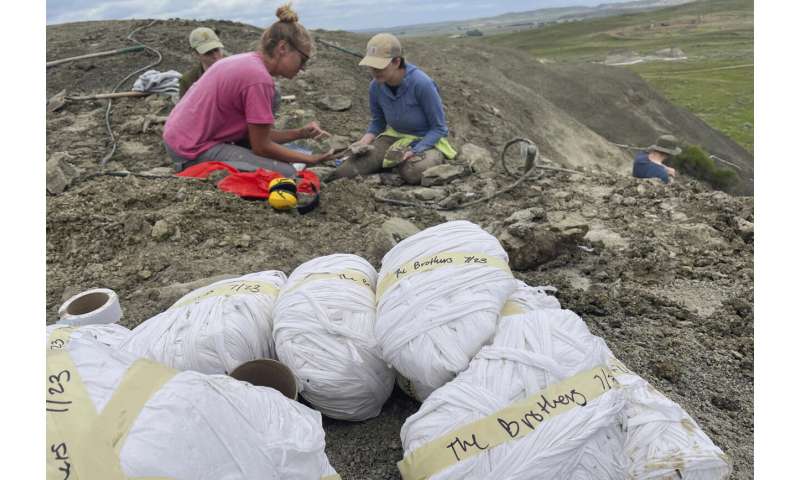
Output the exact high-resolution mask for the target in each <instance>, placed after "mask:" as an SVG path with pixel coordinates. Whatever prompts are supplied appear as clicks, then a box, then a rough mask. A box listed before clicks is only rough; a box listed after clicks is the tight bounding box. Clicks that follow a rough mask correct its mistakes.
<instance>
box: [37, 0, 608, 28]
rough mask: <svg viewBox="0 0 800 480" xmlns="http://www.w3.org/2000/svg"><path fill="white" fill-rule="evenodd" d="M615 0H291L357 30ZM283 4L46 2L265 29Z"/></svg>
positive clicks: (316, 24) (320, 19)
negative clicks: (233, 23) (440, 1)
mask: <svg viewBox="0 0 800 480" xmlns="http://www.w3.org/2000/svg"><path fill="white" fill-rule="evenodd" d="M613 1H620V0H605V2H603V1H602V0H506V1H497V2H486V1H485V0H460V1H454V0H451V1H448V2H447V3H439V2H436V1H435V0H381V1H374V0H295V1H294V2H293V8H294V9H295V11H297V12H298V14H299V16H300V22H301V23H303V24H304V25H305V26H307V27H309V28H325V29H331V30H333V29H346V30H362V29H368V28H380V27H389V26H398V25H412V24H417V23H430V22H441V21H448V20H456V19H467V18H475V17H480V16H489V15H498V14H501V13H506V12H509V11H522V10H532V9H536V8H546V7H551V6H564V5H570V4H598V3H611V2H613ZM283 3H285V0H199V1H192V0H105V1H101V0H47V23H48V24H53V23H65V22H74V21H82V20H109V19H129V18H175V17H177V18H186V19H220V20H223V19H224V20H233V21H239V22H243V23H249V24H251V25H256V26H260V27H265V26H267V25H269V24H271V23H272V22H273V21H275V10H276V9H277V8H278V6H279V5H281V4H283Z"/></svg>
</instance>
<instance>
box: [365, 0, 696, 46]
mask: <svg viewBox="0 0 800 480" xmlns="http://www.w3.org/2000/svg"><path fill="white" fill-rule="evenodd" d="M576 1H578V0H576ZM689 1H691V0H638V1H634V2H624V3H609V4H602V5H598V6H596V7H584V6H574V7H560V8H541V9H536V10H528V11H524V12H509V13H504V14H502V15H497V16H494V17H483V18H474V19H470V20H461V21H453V22H434V23H425V24H418V25H402V26H397V27H390V28H371V29H366V30H357V32H358V33H375V32H389V33H393V34H395V35H398V36H409V37H410V36H431V35H449V36H452V35H464V34H465V33H466V32H467V31H470V30H480V31H481V32H482V33H483V34H484V35H495V34H500V33H510V32H518V31H523V30H529V29H532V28H537V27H541V26H544V25H549V24H553V23H562V22H574V21H580V20H586V19H590V18H598V17H607V16H612V15H621V14H623V13H632V12H642V11H648V10H654V9H658V8H664V7H668V6H674V5H680V4H684V3H688V2H689Z"/></svg>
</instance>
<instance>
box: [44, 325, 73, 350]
mask: <svg viewBox="0 0 800 480" xmlns="http://www.w3.org/2000/svg"><path fill="white" fill-rule="evenodd" d="M74 331H75V327H64V328H56V329H54V330H53V331H52V332H51V333H50V336H49V337H48V338H47V350H48V351H49V350H62V349H64V348H67V344H68V343H69V337H70V336H72V332H74Z"/></svg>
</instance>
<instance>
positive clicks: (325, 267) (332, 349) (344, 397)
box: [274, 254, 395, 421]
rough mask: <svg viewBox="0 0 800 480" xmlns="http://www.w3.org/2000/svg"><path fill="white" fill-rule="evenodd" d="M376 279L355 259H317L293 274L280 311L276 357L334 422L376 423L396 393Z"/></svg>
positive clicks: (302, 391)
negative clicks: (381, 336) (385, 355)
mask: <svg viewBox="0 0 800 480" xmlns="http://www.w3.org/2000/svg"><path fill="white" fill-rule="evenodd" d="M377 276H378V274H377V272H376V271H375V269H374V268H373V267H372V265H370V264H369V262H367V261H366V260H364V259H363V258H361V257H358V256H356V255H343V254H338V255H328V256H325V257H319V258H315V259H313V260H310V261H308V262H306V263H304V264H302V265H300V266H299V267H297V268H296V269H295V270H294V271H293V272H292V274H291V275H290V276H289V280H288V281H287V282H286V285H284V287H283V288H282V289H281V294H280V297H278V302H277V304H276V305H275V331H274V336H275V344H276V349H277V352H278V358H279V359H280V361H281V362H283V363H284V364H286V365H287V366H288V367H289V368H290V369H291V370H292V372H293V373H294V374H295V376H296V377H297V383H298V385H299V387H300V394H301V395H303V398H305V399H306V400H308V402H309V403H311V404H312V405H313V406H314V407H315V408H316V409H318V410H319V411H320V412H322V413H324V414H325V415H327V416H329V417H331V418H336V419H340V420H352V421H357V420H366V419H368V418H373V417H375V416H377V415H378V414H379V413H380V411H381V407H382V406H383V404H384V402H386V399H387V398H388V397H389V395H390V394H391V393H392V389H393V388H394V381H395V375H394V371H392V369H391V368H390V367H389V366H388V365H387V364H386V362H385V361H383V359H382V358H381V355H380V349H379V347H378V342H377V340H376V339H375V333H374V329H375V292H374V288H375V287H374V286H375V283H376V277H377Z"/></svg>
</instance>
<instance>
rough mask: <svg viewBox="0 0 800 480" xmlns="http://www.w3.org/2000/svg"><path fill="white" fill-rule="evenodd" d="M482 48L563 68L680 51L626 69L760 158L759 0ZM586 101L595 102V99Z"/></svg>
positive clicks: (553, 31) (547, 30)
mask: <svg viewBox="0 0 800 480" xmlns="http://www.w3.org/2000/svg"><path fill="white" fill-rule="evenodd" d="M462 41H465V40H463V39H462ZM481 42H483V43H488V44H492V45H496V46H503V47H511V48H514V49H518V50H521V51H524V52H527V53H529V54H531V55H532V56H533V57H534V58H536V59H539V61H543V62H555V63H562V64H563V63H585V62H597V63H601V62H608V63H611V62H610V61H609V60H610V59H611V58H612V57H623V58H624V57H630V58H650V59H652V58H657V57H658V56H659V55H658V52H659V51H663V50H665V49H670V50H673V49H674V51H680V52H681V53H682V54H685V57H686V58H684V59H683V60H681V61H669V62H664V61H661V62H648V63H640V64H638V65H632V66H630V67H625V68H629V69H630V70H632V71H634V72H636V73H638V74H639V75H641V76H642V77H643V78H644V79H645V80H647V82H648V83H649V84H650V85H651V86H653V87H655V88H656V89H657V90H658V91H659V92H660V93H661V94H662V95H664V96H666V97H667V98H668V99H669V100H670V101H672V102H673V103H674V104H676V105H679V106H682V107H684V108H686V109H687V110H689V111H691V112H692V113H694V114H695V115H698V116H699V117H700V118H702V119H703V120H704V121H705V122H707V123H708V124H709V125H711V126H712V127H714V128H716V129H719V130H720V131H722V132H723V133H725V134H726V135H728V136H730V137H731V138H733V139H734V140H736V141H737V142H738V143H739V144H740V145H741V146H743V147H744V148H745V149H746V150H748V151H749V152H752V151H753V139H754V136H753V132H754V126H753V123H754V115H753V111H754V97H753V71H754V56H753V1H752V0H704V1H698V2H693V3H688V4H684V5H678V6H673V7H669V8H663V9H660V10H655V11H649V12H639V13H635V14H625V15H616V16H610V17H605V18H595V19H590V20H586V21H582V22H573V23H562V24H558V25H551V26H547V27H543V28H537V29H532V30H526V31H523V32H517V33H511V34H503V35H493V36H490V37H482V40H481ZM619 68H622V67H619ZM568 97H569V96H568ZM566 99H568V100H569V101H570V102H575V101H576V100H579V99H575V98H566ZM566 99H565V100H566ZM583 100H584V101H586V102H591V101H592V98H584V99H583ZM700 140H701V139H697V140H695V141H698V142H699V141H700ZM707 148H712V147H711V146H710V145H707ZM751 154H752V153H751Z"/></svg>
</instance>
